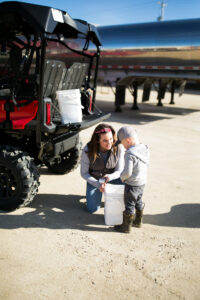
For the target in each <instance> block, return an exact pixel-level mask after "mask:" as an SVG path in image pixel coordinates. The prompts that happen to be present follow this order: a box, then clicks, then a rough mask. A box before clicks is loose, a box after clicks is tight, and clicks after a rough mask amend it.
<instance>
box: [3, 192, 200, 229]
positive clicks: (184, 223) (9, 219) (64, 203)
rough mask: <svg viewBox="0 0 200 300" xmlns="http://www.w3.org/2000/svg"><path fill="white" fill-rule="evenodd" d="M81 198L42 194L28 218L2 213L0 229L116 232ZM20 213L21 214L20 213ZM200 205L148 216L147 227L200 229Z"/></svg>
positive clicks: (179, 206)
mask: <svg viewBox="0 0 200 300" xmlns="http://www.w3.org/2000/svg"><path fill="white" fill-rule="evenodd" d="M81 199H84V196H81V195H58V194H38V195H37V196H36V197H35V199H34V201H33V202H32V203H31V205H30V207H31V208H32V209H33V210H32V211H28V212H25V213H24V214H16V213H15V214H10V213H3V212H1V213H0V228H3V229H15V228H49V229H76V230H86V231H105V232H109V231H113V228H112V227H110V228H108V227H107V226H104V225H105V223H104V216H103V213H102V214H90V213H88V212H87V211H86V205H85V203H83V202H81ZM16 212H17V211H16ZM199 215H200V204H181V205H175V206H173V207H172V208H171V210H170V212H168V213H164V214H157V215H145V216H144V224H152V225H156V226H167V227H185V228H200V218H199Z"/></svg>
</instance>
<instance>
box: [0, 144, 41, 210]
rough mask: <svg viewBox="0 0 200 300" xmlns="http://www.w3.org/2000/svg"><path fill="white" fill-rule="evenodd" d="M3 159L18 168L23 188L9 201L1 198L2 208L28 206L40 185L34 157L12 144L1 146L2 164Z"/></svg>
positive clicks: (0, 156) (0, 207)
mask: <svg viewBox="0 0 200 300" xmlns="http://www.w3.org/2000/svg"><path fill="white" fill-rule="evenodd" d="M2 159H3V160H4V161H6V162H7V163H8V165H12V166H13V167H14V168H15V169H16V171H17V173H18V174H19V178H17V180H20V181H21V183H22V189H21V191H20V193H19V196H18V197H17V198H16V197H14V199H9V201H7V200H4V199H2V198H0V209H1V210H14V209H17V208H20V207H24V206H27V205H28V204H29V203H30V202H31V201H32V200H33V198H34V197H35V195H36V194H37V192H38V187H39V172H38V169H37V167H36V165H35V163H34V160H33V158H31V157H30V156H29V155H28V154H27V153H24V152H23V151H21V150H19V149H16V148H14V147H12V146H0V164H1V160H2ZM2 200H4V201H2Z"/></svg>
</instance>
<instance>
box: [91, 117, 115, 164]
mask: <svg viewBox="0 0 200 300" xmlns="http://www.w3.org/2000/svg"><path fill="white" fill-rule="evenodd" d="M110 130H111V131H112V135H113V145H112V149H113V150H114V152H115V153H116V151H117V147H116V146H115V143H116V141H117V137H116V133H115V130H114V129H113V128H112V126H110V125H108V124H105V123H102V124H100V125H98V126H97V127H96V128H95V130H94V132H93V134H92V137H91V140H90V141H89V143H88V144H87V146H88V151H87V154H88V157H89V160H90V161H93V162H94V161H95V160H96V159H97V157H98V152H99V140H100V136H101V134H104V133H106V132H109V131H110Z"/></svg>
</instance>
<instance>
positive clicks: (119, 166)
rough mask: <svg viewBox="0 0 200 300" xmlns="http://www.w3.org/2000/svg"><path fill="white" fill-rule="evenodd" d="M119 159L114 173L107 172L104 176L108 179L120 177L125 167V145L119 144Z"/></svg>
mask: <svg viewBox="0 0 200 300" xmlns="http://www.w3.org/2000/svg"><path fill="white" fill-rule="evenodd" d="M118 147H119V153H120V154H119V160H118V162H117V164H116V167H115V170H114V172H113V173H112V174H106V175H105V176H104V177H107V178H108V181H111V180H114V179H117V178H120V174H121V172H122V171H123V168H124V147H123V146H122V145H119V146H118Z"/></svg>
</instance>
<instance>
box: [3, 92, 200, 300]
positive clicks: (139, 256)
mask: <svg viewBox="0 0 200 300" xmlns="http://www.w3.org/2000/svg"><path fill="white" fill-rule="evenodd" d="M111 98H112V97H111V95H110V94H107V93H106V91H104V94H98V101H97V104H98V105H99V106H100V107H101V108H102V109H103V110H105V111H113V100H112V99H111ZM154 98H156V96H155V94H152V97H151V102H150V103H149V104H140V112H138V111H131V110H130V107H131V103H130V101H127V104H126V106H125V107H124V108H123V113H121V114H120V113H113V114H112V117H111V118H110V120H109V122H110V124H111V125H113V126H114V128H115V129H116V130H117V129H119V128H120V127H121V126H122V125H126V124H133V125H134V126H135V128H136V129H137V131H138V133H139V136H140V137H141V141H142V142H144V143H146V144H148V145H149V146H150V148H151V166H150V169H149V180H148V184H147V186H146V190H145V194H144V201H145V203H146V207H145V216H144V225H143V227H142V228H141V229H136V228H133V230H132V232H131V234H129V235H128V234H123V233H117V232H114V231H113V228H112V227H108V226H105V225H104V216H103V213H104V211H103V208H101V209H100V211H99V212H98V213H95V214H94V215H90V214H88V213H87V212H86V210H85V182H84V181H83V180H82V179H81V177H80V175H79V172H80V169H79V168H78V169H76V170H75V171H74V172H72V173H70V174H67V175H64V176H56V175H52V174H50V173H48V171H47V170H46V169H45V168H42V169H41V170H40V172H41V185H40V189H39V194H38V196H37V197H36V198H35V199H34V201H33V202H32V204H31V206H29V207H26V208H23V209H20V210H17V211H15V212H12V213H8V214H6V213H2V212H1V213H0V243H1V247H0V270H1V272H0V299H2V300H8V299H9V300H19V299H23V300H30V299H31V300H32V299H33V300H44V299H49V300H54V299H58V300H63V299H67V300H75V299H76V300H86V299H87V300H88V299H96V300H100V299H103V300H107V299H109V300H111V299H113V300H117V299H119V300H122V299H124V300H125V299H126V300H135V299H136V300H137V299H145V300H146V299H165V300H166V299H170V300H172V299H188V300H198V299H200V296H199V295H200V285H199V282H200V251H199V249H200V239H199V236H200V203H199V199H200V196H199V195H200V96H197V95H189V94H186V95H184V96H183V97H182V98H178V96H176V98H175V101H176V105H175V106H170V105H168V104H167V103H168V102H169V99H168V98H167V99H166V100H165V101H164V104H165V106H164V107H159V108H158V107H157V106H156V105H155V103H156V102H155V101H153V99H154ZM93 129H94V128H90V129H88V130H86V131H84V132H82V134H81V138H82V141H83V144H85V143H86V142H88V140H89V138H90V136H91V133H92V131H93Z"/></svg>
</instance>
